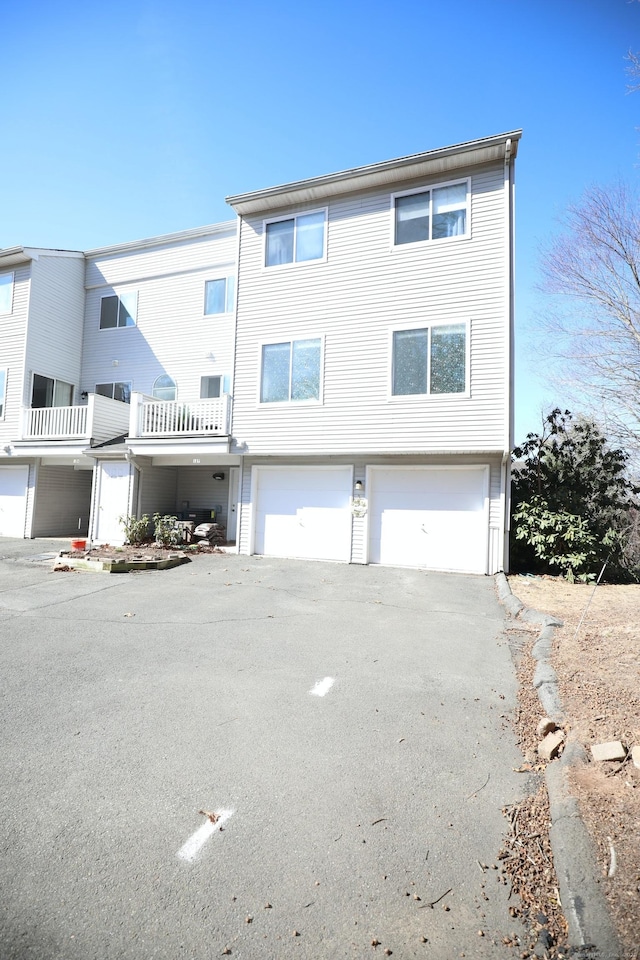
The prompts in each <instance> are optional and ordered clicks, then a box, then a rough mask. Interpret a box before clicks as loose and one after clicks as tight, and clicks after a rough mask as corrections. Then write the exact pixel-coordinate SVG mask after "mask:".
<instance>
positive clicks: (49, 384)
mask: <svg viewBox="0 0 640 960" xmlns="http://www.w3.org/2000/svg"><path fill="white" fill-rule="evenodd" d="M31 406H32V407H52V406H53V380H50V379H49V377H41V376H40V374H39V373H34V375H33V387H32V389H31Z"/></svg>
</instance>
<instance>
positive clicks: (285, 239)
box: [264, 210, 327, 267]
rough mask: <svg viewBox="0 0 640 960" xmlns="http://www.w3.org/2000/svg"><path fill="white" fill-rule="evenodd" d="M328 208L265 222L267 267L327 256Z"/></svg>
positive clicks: (320, 258)
mask: <svg viewBox="0 0 640 960" xmlns="http://www.w3.org/2000/svg"><path fill="white" fill-rule="evenodd" d="M326 220H327V214H326V211H325V210H314V212H313V213H302V214H298V215H297V216H295V217H291V218H290V219H286V220H272V221H271V222H269V223H266V224H265V260H264V262H265V266H267V267H276V266H280V265H282V264H286V263H304V262H307V261H309V260H322V259H323V257H324V255H325V233H326Z"/></svg>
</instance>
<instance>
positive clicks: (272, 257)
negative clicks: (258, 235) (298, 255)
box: [265, 220, 293, 267]
mask: <svg viewBox="0 0 640 960" xmlns="http://www.w3.org/2000/svg"><path fill="white" fill-rule="evenodd" d="M265 262H266V265H267V266H268V267H275V266H277V265H278V264H279V263H293V220H278V222H277V223H268V224H267V254H266V260H265Z"/></svg>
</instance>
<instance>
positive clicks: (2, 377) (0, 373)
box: [0, 370, 7, 417]
mask: <svg viewBox="0 0 640 960" xmlns="http://www.w3.org/2000/svg"><path fill="white" fill-rule="evenodd" d="M6 389H7V371H6V370H0V417H4V398H5V393H6Z"/></svg>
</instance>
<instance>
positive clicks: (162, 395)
mask: <svg viewBox="0 0 640 960" xmlns="http://www.w3.org/2000/svg"><path fill="white" fill-rule="evenodd" d="M152 396H153V397H154V398H155V399H156V400H175V398H176V384H175V381H174V380H172V379H171V377H170V376H168V374H166V373H163V374H162V376H160V377H158V378H157V379H156V382H155V383H154V385H153V391H152Z"/></svg>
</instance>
